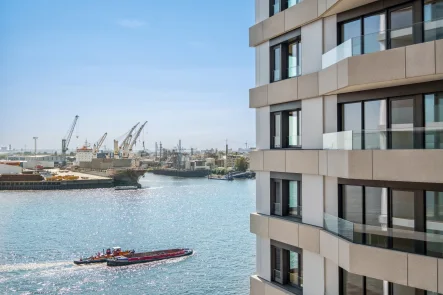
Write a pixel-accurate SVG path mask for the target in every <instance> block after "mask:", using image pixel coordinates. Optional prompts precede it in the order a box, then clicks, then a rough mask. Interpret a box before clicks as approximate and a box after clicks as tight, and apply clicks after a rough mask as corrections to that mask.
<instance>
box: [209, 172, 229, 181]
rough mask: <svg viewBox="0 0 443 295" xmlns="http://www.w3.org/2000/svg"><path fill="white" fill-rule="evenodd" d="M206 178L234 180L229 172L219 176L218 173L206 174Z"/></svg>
mask: <svg viewBox="0 0 443 295" xmlns="http://www.w3.org/2000/svg"><path fill="white" fill-rule="evenodd" d="M208 179H213V180H228V181H230V180H234V178H233V177H232V175H231V174H226V175H224V176H220V175H215V176H214V175H208Z"/></svg>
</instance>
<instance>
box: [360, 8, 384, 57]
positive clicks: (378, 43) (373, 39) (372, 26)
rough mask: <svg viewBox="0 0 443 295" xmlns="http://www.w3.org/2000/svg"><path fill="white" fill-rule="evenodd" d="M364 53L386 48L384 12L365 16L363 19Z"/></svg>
mask: <svg viewBox="0 0 443 295" xmlns="http://www.w3.org/2000/svg"><path fill="white" fill-rule="evenodd" d="M363 30H364V40H363V44H364V53H371V52H377V51H381V50H385V49H386V32H385V30H386V15H385V14H384V13H380V14H375V15H371V16H368V17H365V18H364V20H363Z"/></svg>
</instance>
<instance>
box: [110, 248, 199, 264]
mask: <svg viewBox="0 0 443 295" xmlns="http://www.w3.org/2000/svg"><path fill="white" fill-rule="evenodd" d="M192 253H193V250H192V249H187V248H183V249H170V250H160V251H152V252H143V253H134V254H132V255H128V256H117V257H113V258H111V259H108V260H107V261H106V264H107V265H108V266H123V265H130V264H137V263H147V262H153V261H158V260H164V259H171V258H178V257H183V256H189V255H191V254H192Z"/></svg>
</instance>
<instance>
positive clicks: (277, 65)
mask: <svg viewBox="0 0 443 295" xmlns="http://www.w3.org/2000/svg"><path fill="white" fill-rule="evenodd" d="M280 80H281V48H280V46H278V47H275V48H274V70H273V81H280Z"/></svg>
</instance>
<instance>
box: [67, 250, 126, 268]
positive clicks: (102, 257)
mask: <svg viewBox="0 0 443 295" xmlns="http://www.w3.org/2000/svg"><path fill="white" fill-rule="evenodd" d="M132 253H135V251H134V250H132V251H130V250H125V251H122V249H121V248H120V247H112V250H111V248H108V249H107V250H106V253H103V254H100V253H99V254H97V255H95V256H91V257H88V258H85V259H83V258H80V259H79V260H74V263H75V264H77V265H80V264H91V263H104V262H106V260H107V259H110V258H113V257H116V256H128V255H130V254H132Z"/></svg>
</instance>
